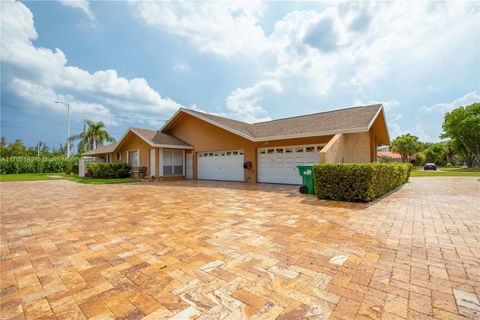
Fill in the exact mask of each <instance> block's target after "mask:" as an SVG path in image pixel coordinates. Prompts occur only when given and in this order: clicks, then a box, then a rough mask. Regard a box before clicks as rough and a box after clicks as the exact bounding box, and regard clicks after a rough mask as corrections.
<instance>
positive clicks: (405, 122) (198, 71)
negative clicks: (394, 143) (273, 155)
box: [1, 1, 480, 146]
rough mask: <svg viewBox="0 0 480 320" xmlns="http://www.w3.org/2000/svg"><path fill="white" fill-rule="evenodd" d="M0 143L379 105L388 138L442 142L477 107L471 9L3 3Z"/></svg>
mask: <svg viewBox="0 0 480 320" xmlns="http://www.w3.org/2000/svg"><path fill="white" fill-rule="evenodd" d="M1 6H2V10H1V15H2V16H1V18H2V19H1V24H2V41H1V50H2V52H1V67H2V68H1V76H2V77H1V134H2V136H5V137H6V138H7V140H9V141H12V140H14V139H16V138H20V139H23V140H24V141H25V142H26V144H27V145H34V144H35V143H36V142H37V141H39V140H42V141H46V142H47V143H48V144H50V145H53V146H57V145H58V144H59V143H60V142H62V143H63V142H64V141H65V136H66V110H65V107H63V106H62V105H59V104H54V103H53V102H54V101H55V100H63V101H66V102H69V103H70V105H71V108H72V133H77V132H79V131H80V130H81V129H82V127H83V120H84V119H91V120H95V121H98V120H102V121H104V122H105V123H106V125H107V129H108V131H109V132H111V133H112V135H113V136H115V137H117V138H118V137H120V136H121V135H122V133H123V132H124V131H125V130H126V129H127V128H128V127H131V126H137V127H145V128H152V129H159V128H160V127H161V125H162V124H163V123H164V120H165V119H168V118H169V117H170V116H171V115H172V114H173V113H174V112H175V111H176V110H177V109H178V108H179V107H182V106H183V107H187V108H195V109H198V110H201V111H206V112H211V113H215V114H220V115H224V116H227V117H232V118H236V119H239V120H243V121H247V122H254V121H260V120H265V119H276V118H281V117H288V116H293V115H299V114H307V113H314V112H320V111H326V110H332V109H337V108H341V107H349V106H355V105H362V104H368V103H372V102H382V103H384V105H385V108H386V112H387V120H388V124H389V128H390V134H391V136H393V137H395V136H397V135H399V134H402V133H406V132H411V133H413V134H415V135H418V136H419V137H420V138H421V139H422V140H424V141H438V135H439V134H440V132H441V123H442V117H443V114H444V113H445V112H448V111H449V110H451V109H452V108H454V107H457V106H460V105H466V104H470V103H473V102H475V101H480V71H479V70H480V65H479V64H480V49H479V48H480V35H479V32H480V31H479V30H480V26H479V21H480V18H479V12H480V9H479V5H478V2H460V1H459V2H453V1H451V2H441V1H437V2H419V1H411V2H341V3H337V2H331V1H328V2H305V3H303V2H255V3H252V2H248V3H244V2H242V3H233V2H230V3H220V2H208V3H199V2H194V3H188V2H182V3H168V2H114V1H112V2H108V1H98V2H93V1H92V2H88V1H51V2H47V1H38V2H37V1H23V2H13V1H2V3H1Z"/></svg>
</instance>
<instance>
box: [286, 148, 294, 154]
mask: <svg viewBox="0 0 480 320" xmlns="http://www.w3.org/2000/svg"><path fill="white" fill-rule="evenodd" d="M292 152H293V149H292V148H285V153H292Z"/></svg>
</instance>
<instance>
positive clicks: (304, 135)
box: [254, 127, 369, 142]
mask: <svg viewBox="0 0 480 320" xmlns="http://www.w3.org/2000/svg"><path fill="white" fill-rule="evenodd" d="M368 130H369V129H368V128H366V127H365V128H352V129H348V130H340V129H339V130H331V131H321V132H311V133H298V134H289V135H283V136H270V137H262V138H256V139H255V140H254V141H255V142H263V141H273V140H287V139H296V138H309V137H321V136H330V135H335V134H339V133H360V132H367V131H368Z"/></svg>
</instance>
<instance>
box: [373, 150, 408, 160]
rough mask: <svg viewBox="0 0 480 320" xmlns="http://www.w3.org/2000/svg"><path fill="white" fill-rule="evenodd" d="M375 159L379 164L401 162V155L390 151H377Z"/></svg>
mask: <svg viewBox="0 0 480 320" xmlns="http://www.w3.org/2000/svg"><path fill="white" fill-rule="evenodd" d="M377 158H378V161H380V162H400V163H401V162H402V155H401V154H400V153H395V152H391V151H377Z"/></svg>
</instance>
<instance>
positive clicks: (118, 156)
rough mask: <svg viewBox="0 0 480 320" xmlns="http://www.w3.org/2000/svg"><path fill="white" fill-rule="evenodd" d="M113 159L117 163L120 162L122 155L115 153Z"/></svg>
mask: <svg viewBox="0 0 480 320" xmlns="http://www.w3.org/2000/svg"><path fill="white" fill-rule="evenodd" d="M115 159H117V161H119V160H122V154H121V153H120V152H117V153H115Z"/></svg>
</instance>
